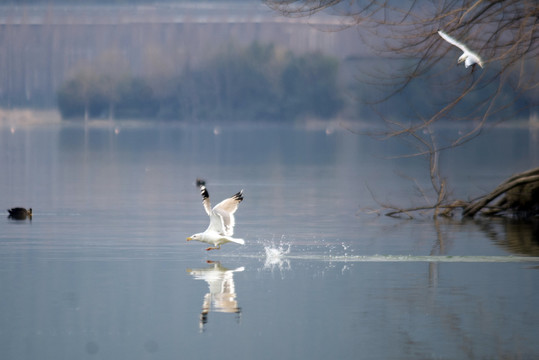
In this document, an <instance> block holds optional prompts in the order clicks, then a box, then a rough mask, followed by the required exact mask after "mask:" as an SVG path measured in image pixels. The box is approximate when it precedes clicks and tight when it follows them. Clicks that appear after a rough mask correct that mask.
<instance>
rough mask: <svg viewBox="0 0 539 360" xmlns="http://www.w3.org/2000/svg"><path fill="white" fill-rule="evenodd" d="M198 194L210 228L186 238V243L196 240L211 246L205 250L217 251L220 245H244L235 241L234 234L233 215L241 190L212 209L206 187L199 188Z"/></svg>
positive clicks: (241, 194) (241, 196)
mask: <svg viewBox="0 0 539 360" xmlns="http://www.w3.org/2000/svg"><path fill="white" fill-rule="evenodd" d="M200 194H201V195H202V204H203V205H204V209H205V210H206V213H208V216H209V217H210V226H208V228H207V229H206V231H204V232H202V233H198V234H193V235H191V236H189V237H188V238H187V241H191V240H197V241H200V242H204V243H206V244H210V245H213V247H209V248H207V249H206V250H208V251H209V250H219V249H220V248H221V245H222V244H226V243H227V242H234V243H236V244H241V245H244V244H245V241H244V240H243V239H235V238H233V237H232V235H233V234H234V225H235V221H234V213H235V212H236V210H237V209H238V204H239V203H240V202H242V200H243V190H241V191H240V192H238V193H236V194H234V196H232V197H230V198H228V199H225V200H223V201H221V202H220V203H219V204H217V205H215V207H214V208H213V209H212V208H211V204H210V194H209V193H208V190H207V189H206V186H204V185H201V186H200Z"/></svg>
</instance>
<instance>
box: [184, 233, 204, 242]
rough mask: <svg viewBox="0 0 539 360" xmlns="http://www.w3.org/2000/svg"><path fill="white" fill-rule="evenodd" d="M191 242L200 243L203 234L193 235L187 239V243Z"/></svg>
mask: <svg viewBox="0 0 539 360" xmlns="http://www.w3.org/2000/svg"><path fill="white" fill-rule="evenodd" d="M191 240H198V241H200V240H202V234H201V233H198V234H193V235H191V236H189V237H188V238H187V241H191Z"/></svg>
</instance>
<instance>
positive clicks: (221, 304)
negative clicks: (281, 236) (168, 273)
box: [187, 261, 244, 330]
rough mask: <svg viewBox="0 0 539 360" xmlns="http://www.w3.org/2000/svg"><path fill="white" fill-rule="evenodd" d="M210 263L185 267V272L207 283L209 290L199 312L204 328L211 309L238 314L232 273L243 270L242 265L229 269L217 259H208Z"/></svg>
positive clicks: (239, 309) (238, 309)
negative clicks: (198, 267) (201, 266)
mask: <svg viewBox="0 0 539 360" xmlns="http://www.w3.org/2000/svg"><path fill="white" fill-rule="evenodd" d="M208 264H212V265H211V266H210V267H208V268H204V269H187V272H188V273H189V274H191V275H193V276H194V278H195V279H197V280H204V281H206V282H207V283H208V286H209V289H210V292H209V293H207V294H206V295H204V301H203V302H202V312H201V314H200V328H201V330H204V325H205V324H206V323H207V322H208V314H209V313H210V311H211V310H212V309H213V311H217V312H224V313H233V314H238V315H239V314H240V313H241V308H240V307H238V301H237V300H236V289H235V286H234V273H235V272H240V271H243V270H244V268H243V267H239V268H236V269H234V270H229V269H227V268H225V267H223V266H221V263H219V262H218V261H215V262H214V261H208Z"/></svg>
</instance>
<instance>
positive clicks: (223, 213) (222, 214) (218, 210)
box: [208, 190, 243, 236]
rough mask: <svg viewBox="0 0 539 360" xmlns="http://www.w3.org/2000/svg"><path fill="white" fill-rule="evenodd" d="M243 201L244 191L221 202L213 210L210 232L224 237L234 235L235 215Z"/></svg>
mask: <svg viewBox="0 0 539 360" xmlns="http://www.w3.org/2000/svg"><path fill="white" fill-rule="evenodd" d="M242 201H243V190H241V191H240V192H238V193H236V194H234V196H232V197H230V198H228V199H225V200H223V201H221V202H220V203H219V204H217V205H215V207H214V208H213V209H212V210H211V214H210V226H209V227H208V230H213V231H216V232H218V233H220V234H221V235H224V236H232V235H233V234H234V225H235V223H236V222H235V219H234V213H235V212H236V210H237V209H238V205H239V203H240V202H242Z"/></svg>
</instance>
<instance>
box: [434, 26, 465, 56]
mask: <svg viewBox="0 0 539 360" xmlns="http://www.w3.org/2000/svg"><path fill="white" fill-rule="evenodd" d="M438 34H440V36H441V37H442V38H443V39H444V40H445V41H447V42H448V43H450V44H451V45H455V46H456V47H458V48H459V49H460V50H462V52H465V53H470V52H471V51H470V49H468V47H467V46H466V45H464V44H463V43H461V42H459V41H457V40H455V39H454V38H452V37H451V36H449V35H447V34H446V33H444V32H443V31H442V30H438Z"/></svg>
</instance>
